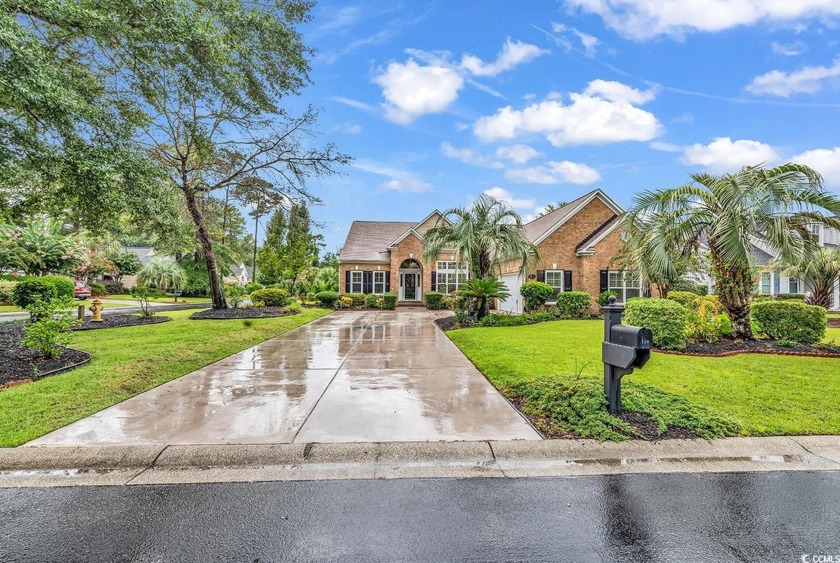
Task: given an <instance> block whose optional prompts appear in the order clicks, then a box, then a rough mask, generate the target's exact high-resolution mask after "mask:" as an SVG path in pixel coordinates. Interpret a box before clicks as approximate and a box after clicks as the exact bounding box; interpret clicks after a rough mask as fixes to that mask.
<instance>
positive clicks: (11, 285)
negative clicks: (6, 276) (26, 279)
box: [0, 280, 17, 304]
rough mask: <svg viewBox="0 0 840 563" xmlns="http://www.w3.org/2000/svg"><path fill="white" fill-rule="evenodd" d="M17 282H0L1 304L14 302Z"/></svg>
mask: <svg viewBox="0 0 840 563" xmlns="http://www.w3.org/2000/svg"><path fill="white" fill-rule="evenodd" d="M16 285H17V282H13V281H7V280H0V304H6V303H11V302H12V295H13V294H14V292H15V286H16Z"/></svg>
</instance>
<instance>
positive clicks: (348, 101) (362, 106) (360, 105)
mask: <svg viewBox="0 0 840 563" xmlns="http://www.w3.org/2000/svg"><path fill="white" fill-rule="evenodd" d="M330 99H331V100H332V101H334V102H338V103H340V104H344V105H345V106H350V107H351V108H354V109H358V110H361V111H365V112H373V111H376V108H375V107H374V106H372V105H370V104H366V103H364V102H360V101H359V100H354V99H352V98H344V97H342V96H333V97H332V98H330Z"/></svg>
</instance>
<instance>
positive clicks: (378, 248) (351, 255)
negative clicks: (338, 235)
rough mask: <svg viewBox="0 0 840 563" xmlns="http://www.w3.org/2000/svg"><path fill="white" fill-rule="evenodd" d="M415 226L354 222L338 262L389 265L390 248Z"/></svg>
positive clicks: (381, 222) (412, 224)
mask: <svg viewBox="0 0 840 563" xmlns="http://www.w3.org/2000/svg"><path fill="white" fill-rule="evenodd" d="M415 225H417V223H415V222H414V221H353V224H352V225H350V230H349V231H348V232H347V240H345V241H344V247H343V248H342V249H341V253H340V254H339V255H338V261H339V262H382V263H389V262H390V261H391V257H390V253H389V252H388V247H389V246H391V243H392V242H394V240H395V239H396V238H398V237H399V236H400V235H403V234H406V231H410V230H411V229H412V228H413V227H414V226H415Z"/></svg>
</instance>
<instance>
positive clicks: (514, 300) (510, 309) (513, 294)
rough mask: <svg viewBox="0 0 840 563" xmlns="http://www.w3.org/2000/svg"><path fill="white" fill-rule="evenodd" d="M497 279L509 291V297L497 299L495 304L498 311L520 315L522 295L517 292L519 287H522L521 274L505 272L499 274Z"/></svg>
mask: <svg viewBox="0 0 840 563" xmlns="http://www.w3.org/2000/svg"><path fill="white" fill-rule="evenodd" d="M499 280H500V281H501V282H502V283H503V284H505V285H506V286H507V288H508V293H510V297H508V298H507V299H505V300H504V301H502V300H499V302H498V303H497V304H496V306H497V307H498V309H499V311H501V312H503V313H509V314H511V315H521V314H522V296H521V295H520V294H519V288H520V287H522V276H521V275H519V274H505V275H503V276H499Z"/></svg>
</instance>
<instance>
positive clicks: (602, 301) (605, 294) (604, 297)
mask: <svg viewBox="0 0 840 563" xmlns="http://www.w3.org/2000/svg"><path fill="white" fill-rule="evenodd" d="M610 297H618V293H616V292H615V291H613V290H611V289H610V290H609V291H602V292H601V294H600V295H598V299H596V301H597V302H598V305H600V306H601V307H606V306H607V305H608V304H609V302H610Z"/></svg>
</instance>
